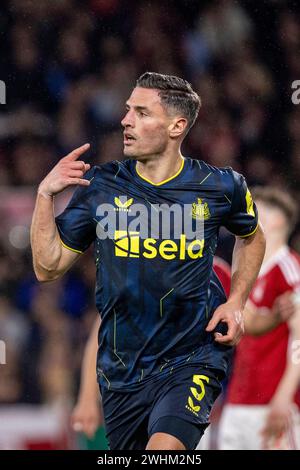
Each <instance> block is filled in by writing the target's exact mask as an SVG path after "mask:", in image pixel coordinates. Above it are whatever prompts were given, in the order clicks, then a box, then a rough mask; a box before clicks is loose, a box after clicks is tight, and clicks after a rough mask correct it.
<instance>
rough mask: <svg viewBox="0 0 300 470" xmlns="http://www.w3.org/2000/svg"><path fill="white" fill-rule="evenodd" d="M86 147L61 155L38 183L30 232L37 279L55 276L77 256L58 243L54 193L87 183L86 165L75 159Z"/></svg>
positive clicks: (88, 166)
mask: <svg viewBox="0 0 300 470" xmlns="http://www.w3.org/2000/svg"><path fill="white" fill-rule="evenodd" d="M88 148H89V144H85V145H82V146H81V147H79V148H77V149H75V150H73V152H71V153H69V154H68V155H67V156H66V157H64V158H62V159H61V160H60V161H59V162H58V163H57V165H55V167H54V168H53V169H52V170H51V171H50V173H49V174H48V175H47V176H46V178H45V179H44V180H43V181H42V182H41V184H40V186H39V189H38V194H37V198H36V204H35V209H34V213H33V218H32V224H31V233H30V236H31V248H32V255H33V267H34V272H35V274H36V276H37V279H38V280H39V281H53V280H55V279H58V278H59V277H61V276H62V275H63V274H64V273H65V272H66V271H67V270H68V269H69V268H70V267H71V265H72V264H73V263H74V262H75V261H76V259H77V258H78V257H79V256H80V253H79V252H77V251H76V250H74V251H72V250H70V249H68V248H65V247H64V246H63V245H62V243H61V238H60V235H59V233H58V229H57V226H56V223H55V217H54V196H55V195H56V194H58V193H60V192H61V191H63V190H64V189H65V188H67V187H68V186H72V185H80V186H88V185H89V184H90V182H89V181H88V180H86V179H83V176H84V174H85V173H86V171H88V170H89V168H90V165H89V164H86V163H84V162H83V161H77V159H78V158H79V157H80V155H82V154H83V153H84V152H85V151H86V150H88Z"/></svg>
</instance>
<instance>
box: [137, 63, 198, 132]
mask: <svg viewBox="0 0 300 470" xmlns="http://www.w3.org/2000/svg"><path fill="white" fill-rule="evenodd" d="M135 86H136V87H141V88H153V89H156V90H159V93H158V94H159V97H160V99H161V103H162V106H164V107H165V108H173V109H174V110H175V111H178V112H179V113H181V114H182V115H183V116H184V117H185V118H186V119H187V121H188V126H187V131H189V130H190V128H191V127H192V126H193V125H194V123H195V121H196V119H197V116H198V113H199V109H200V106H201V99H200V96H199V95H198V94H197V93H196V92H195V91H194V90H193V88H192V85H191V84H190V83H189V82H187V81H186V80H184V79H183V78H180V77H176V76H174V75H164V74H162V73H155V72H145V73H144V74H143V75H141V76H140V77H139V78H138V79H137V81H136V85H135Z"/></svg>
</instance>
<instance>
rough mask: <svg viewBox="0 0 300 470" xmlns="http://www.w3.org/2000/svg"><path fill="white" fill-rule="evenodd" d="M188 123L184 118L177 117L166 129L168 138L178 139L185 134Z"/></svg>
mask: <svg viewBox="0 0 300 470" xmlns="http://www.w3.org/2000/svg"><path fill="white" fill-rule="evenodd" d="M187 125H188V122H187V119H186V118H183V117H177V118H174V119H173V120H172V122H171V124H170V125H169V127H168V131H169V135H170V137H173V138H176V137H180V136H182V135H183V134H184V133H185V130H186V128H187Z"/></svg>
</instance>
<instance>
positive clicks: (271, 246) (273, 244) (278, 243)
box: [263, 237, 287, 263]
mask: <svg viewBox="0 0 300 470" xmlns="http://www.w3.org/2000/svg"><path fill="white" fill-rule="evenodd" d="M286 245H287V242H286V240H285V239H284V238H282V237H280V238H274V239H273V238H272V237H267V244H266V253H265V257H264V261H263V262H264V263H266V262H267V261H269V259H270V258H272V257H273V256H274V255H275V254H276V253H277V252H278V251H279V250H280V249H281V248H283V247H284V246H286Z"/></svg>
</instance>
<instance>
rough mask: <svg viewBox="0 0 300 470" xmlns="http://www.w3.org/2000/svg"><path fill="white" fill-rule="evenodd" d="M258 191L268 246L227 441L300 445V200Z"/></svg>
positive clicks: (224, 422) (249, 312)
mask: <svg viewBox="0 0 300 470" xmlns="http://www.w3.org/2000/svg"><path fill="white" fill-rule="evenodd" d="M253 194H254V198H255V201H256V203H257V206H258V208H259V214H260V219H261V222H262V224H263V227H264V229H265V233H266V239H267V245H266V254H265V259H264V262H263V265H262V268H261V271H260V274H259V277H258V279H257V281H256V283H255V285H254V288H253V290H252V292H251V295H250V298H249V301H248V302H247V305H246V309H245V330H246V334H245V335H244V336H243V338H242V340H241V341H240V343H239V345H238V346H237V348H236V353H235V359H234V365H233V370H232V375H231V379H230V382H229V386H228V389H227V395H226V406H225V407H224V410H223V414H222V418H221V423H220V433H219V447H220V449H272V448H274V449H275V448H279V449H280V448H281V449H299V439H300V427H299V408H298V407H299V404H300V400H299V399H300V395H299V386H300V364H299V361H297V358H296V356H295V354H294V352H295V345H297V341H299V339H300V304H299V297H298V300H297V298H296V296H297V295H298V296H299V292H300V257H299V255H298V254H296V253H295V252H294V251H293V250H291V249H290V248H289V247H288V245H287V241H288V237H289V235H290V233H291V231H292V230H293V227H294V225H295V223H296V218H297V205H296V204H295V203H294V202H293V200H292V199H291V197H290V196H289V195H288V193H287V192H286V191H280V190H278V189H275V188H272V187H265V188H257V189H256V190H254V191H253ZM291 313H292V315H291ZM285 319H287V321H285ZM295 341H296V342H295Z"/></svg>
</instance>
